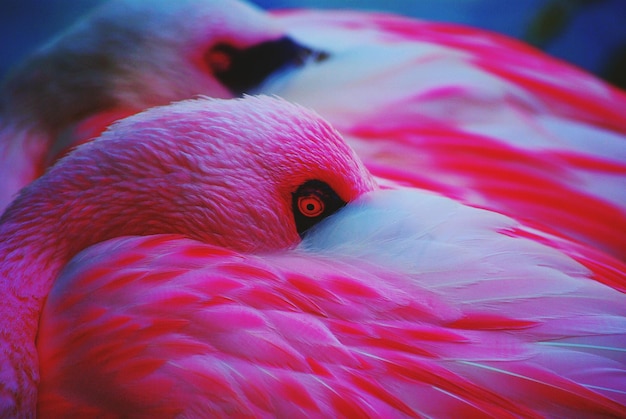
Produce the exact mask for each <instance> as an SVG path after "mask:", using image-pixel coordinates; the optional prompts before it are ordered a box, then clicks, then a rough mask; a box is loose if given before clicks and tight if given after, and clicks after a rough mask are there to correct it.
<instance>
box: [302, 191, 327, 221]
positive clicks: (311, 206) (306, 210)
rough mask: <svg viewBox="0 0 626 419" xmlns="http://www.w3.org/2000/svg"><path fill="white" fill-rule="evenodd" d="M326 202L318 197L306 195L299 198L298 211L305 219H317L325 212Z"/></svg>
mask: <svg viewBox="0 0 626 419" xmlns="http://www.w3.org/2000/svg"><path fill="white" fill-rule="evenodd" d="M324 207H325V205H324V201H322V199H321V198H320V197H319V196H317V195H306V196H301V197H299V198H298V211H300V213H301V214H302V215H304V216H305V217H317V216H318V215H320V214H321V213H323V212H324Z"/></svg>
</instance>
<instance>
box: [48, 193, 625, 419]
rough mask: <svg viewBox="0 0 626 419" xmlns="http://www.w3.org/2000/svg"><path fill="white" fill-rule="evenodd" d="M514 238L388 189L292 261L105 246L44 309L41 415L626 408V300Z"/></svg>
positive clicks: (186, 244) (166, 244)
mask: <svg viewBox="0 0 626 419" xmlns="http://www.w3.org/2000/svg"><path fill="white" fill-rule="evenodd" d="M519 228H520V227H519V225H517V223H515V222H514V221H512V220H510V219H508V218H506V217H503V216H500V215H498V214H495V213H491V212H487V211H484V210H478V209H473V208H469V207H464V206H462V205H460V204H458V203H455V202H453V201H450V200H447V199H445V198H441V197H436V196H432V195H429V194H426V193H423V192H419V191H416V190H403V191H390V190H386V191H379V192H376V193H374V194H368V195H366V196H364V197H362V198H360V199H359V200H358V201H356V202H353V203H352V204H350V205H349V206H348V207H346V208H345V209H343V210H342V211H340V212H339V213H337V214H336V215H334V216H333V217H331V218H329V219H327V220H326V221H325V222H324V223H321V224H319V225H318V226H317V227H315V229H314V230H313V231H312V232H311V233H309V235H307V236H306V237H305V238H304V241H303V242H302V243H301V244H300V245H299V246H298V247H297V248H295V249H294V250H293V251H287V252H279V253H270V254H260V255H250V254H242V253H238V252H230V251H225V249H223V248H221V247H218V248H216V247H214V246H210V245H206V244H202V243H198V242H197V241H193V240H189V239H187V238H181V237H177V236H155V237H125V238H119V239H114V240H110V241H108V242H104V243H101V244H99V245H97V246H94V247H91V248H89V249H87V250H86V251H84V252H82V253H81V254H79V255H78V256H76V257H75V258H74V259H73V260H72V262H71V263H70V264H69V265H68V266H67V267H66V268H65V269H64V271H63V273H62V274H61V276H60V278H59V279H58V281H57V282H56V283H55V285H54V287H53V290H52V292H51V293H50V295H49V297H48V301H47V304H46V307H45V310H44V311H43V314H42V321H41V327H40V334H39V336H38V347H39V353H40V356H41V363H42V385H41V387H40V392H41V393H40V394H41V397H40V402H39V408H40V413H41V414H42V415H43V416H46V415H47V416H51V417H54V416H59V415H60V416H64V415H66V414H68V413H76V414H78V415H97V414H102V413H104V412H107V413H110V412H113V413H114V414H115V415H123V414H124V412H128V411H133V412H138V411H141V412H143V413H145V415H147V416H151V415H157V414H163V413H165V414H167V415H172V416H175V415H189V416H233V415H235V416H255V417H259V416H283V415H297V416H320V417H328V416H338V415H340V416H341V415H345V416H353V415H368V416H400V417H402V416H406V417H451V416H454V417H476V416H481V415H482V416H489V415H491V416H497V417H507V416H511V417H514V416H517V417H519V416H523V417H533V416H535V417H542V416H548V417H556V416H564V417H571V416H583V417H596V416H598V417H600V416H614V417H619V416H622V415H623V414H624V413H625V412H626V408H625V407H624V406H625V405H626V355H625V353H624V342H625V339H626V334H625V332H626V304H625V303H626V295H625V294H623V293H622V292H619V291H617V290H615V289H613V288H611V287H608V286H605V285H603V284H601V283H600V282H597V281H594V279H593V278H594V276H601V275H602V273H601V272H593V271H590V270H588V269H586V268H585V267H583V266H582V265H580V264H578V263H576V262H575V261H574V260H572V259H571V258H569V257H567V256H565V255H563V254H562V253H560V252H558V251H555V250H553V249H550V248H548V247H546V246H544V245H541V244H538V243H536V242H535V241H533V240H530V239H528V238H526V237H523V236H522V235H520V234H517V233H516V229H519ZM103 255H106V257H103ZM624 279H625V278H623V277H622V281H623V280H624ZM164 306H166V307H167V310H163V307H164ZM120 342H124V344H123V345H121V344H120ZM68 377H72V378H69V379H68ZM60 383H61V384H60ZM103 383H106V386H107V390H106V391H104V390H103V386H104V385H105V384H103ZM109 386H110V387H109ZM109 388H110V390H109Z"/></svg>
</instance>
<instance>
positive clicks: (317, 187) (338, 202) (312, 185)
mask: <svg viewBox="0 0 626 419" xmlns="http://www.w3.org/2000/svg"><path fill="white" fill-rule="evenodd" d="M313 196H315V197H317V198H319V199H320V200H321V201H322V203H323V208H324V210H323V211H322V212H321V213H320V214H319V215H317V216H315V217H310V216H306V215H305V214H302V212H301V210H300V208H299V206H298V200H299V199H301V198H306V197H313ZM345 205H346V203H345V202H344V201H343V200H342V199H341V198H339V195H337V193H336V192H335V191H334V190H333V189H332V188H331V187H330V186H329V185H328V184H327V183H326V182H322V181H321V180H309V181H307V182H305V183H303V184H302V185H300V187H299V188H298V190H297V191H295V192H294V193H293V194H292V210H293V217H294V219H295V222H296V229H297V230H298V234H299V235H300V237H302V236H303V235H304V233H305V232H306V231H307V230H308V229H310V228H311V227H313V226H314V225H315V224H317V223H319V222H320V221H322V220H323V219H324V218H326V217H328V216H329V215H332V214H334V213H335V212H337V211H338V210H339V209H340V208H342V207H344V206H345ZM304 208H305V209H306V211H315V209H316V205H315V203H313V202H308V203H307V204H306V205H305V206H304Z"/></svg>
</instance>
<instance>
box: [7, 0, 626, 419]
mask: <svg viewBox="0 0 626 419" xmlns="http://www.w3.org/2000/svg"><path fill="white" fill-rule="evenodd" d="M230 4H231V3H229V5H230ZM236 4H238V3H232V8H229V7H222V5H223V3H220V2H214V1H208V0H193V1H192V0H188V1H184V2H159V3H158V5H156V6H155V4H154V3H148V2H133V1H129V0H124V1H117V2H113V3H112V6H107V7H109V9H106V8H105V9H102V10H101V11H100V12H96V14H94V15H93V17H92V18H91V20H86V21H84V23H79V25H78V26H77V27H75V28H74V29H71V30H70V32H69V35H67V36H66V37H61V38H59V39H58V40H57V41H54V42H53V43H51V44H50V46H48V47H46V48H44V50H42V52H40V53H39V55H36V56H35V58H33V59H32V60H31V61H27V62H26V64H25V65H24V66H23V67H22V68H21V69H18V71H17V72H16V73H15V74H16V76H15V78H12V79H9V80H8V82H7V84H5V87H4V90H3V93H2V106H1V107H0V110H1V112H0V126H1V128H0V159H2V162H3V164H2V165H0V179H1V180H0V182H5V184H2V186H0V192H2V196H0V206H2V203H3V202H2V199H3V197H4V200H5V201H4V202H7V203H8V201H9V200H10V197H11V196H12V195H13V194H14V191H17V190H18V189H19V188H20V187H21V186H24V185H26V184H28V183H29V182H30V181H32V180H33V179H35V178H36V177H38V176H40V175H41V173H42V172H43V169H44V168H45V167H46V166H47V165H49V164H50V162H52V161H53V160H54V159H55V158H56V157H55V156H56V155H57V154H58V153H59V152H61V153H63V152H64V149H65V148H66V147H67V146H71V145H72V144H77V143H80V142H83V141H85V140H89V139H91V138H92V137H96V136H98V135H99V134H100V132H101V131H102V129H103V128H104V127H105V126H106V125H108V124H109V123H110V122H112V121H115V120H117V119H119V118H122V117H124V116H126V115H129V114H134V113H136V112H138V111H141V110H142V109H144V108H148V107H151V106H155V105H161V104H167V103H169V102H170V101H172V100H179V99H184V98H187V97H191V96H195V95H197V94H207V95H211V96H219V97H231V96H235V95H237V94H240V93H241V92H242V91H244V90H248V88H250V89H252V90H254V91H260V92H265V93H271V94H276V95H279V96H282V97H284V98H286V99H287V100H289V101H292V102H296V103H300V104H303V105H306V106H307V107H310V108H312V109H314V110H315V111H316V112H317V113H318V114H320V115H321V116H322V117H324V118H325V119H327V120H328V121H330V123H331V124H332V125H333V126H334V127H336V128H337V130H338V131H339V132H340V133H341V134H342V135H343V136H344V137H345V138H346V141H347V143H348V144H349V145H350V146H351V147H353V148H354V149H355V152H356V154H357V155H358V156H359V157H360V159H362V160H363V164H361V163H360V162H359V161H358V159H357V158H356V157H355V155H354V152H352V151H351V149H350V148H349V147H348V146H346V145H345V144H344V143H343V141H342V140H340V139H339V137H338V135H337V133H336V132H335V131H334V130H333V129H331V128H330V127H329V126H328V125H327V124H326V123H324V122H315V121H318V117H317V116H315V115H314V114H311V113H308V112H306V111H304V110H302V109H301V108H291V107H290V106H289V105H287V104H285V103H283V102H281V101H278V100H276V99H268V98H261V99H254V98H247V99H245V100H244V101H232V102H229V101H213V102H205V101H204V100H201V101H197V102H185V103H183V104H178V105H174V106H172V107H166V108H160V109H153V110H150V111H148V112H147V113H145V114H140V115H137V116H135V117H133V118H131V119H128V120H125V121H122V122H121V123H119V124H117V125H114V126H113V127H112V128H111V130H110V131H108V132H107V133H105V134H103V136H102V137H101V138H99V139H98V140H96V141H94V142H93V143H90V144H85V145H83V146H80V147H78V148H77V149H76V150H75V151H74V152H71V153H70V154H69V156H68V157H66V158H63V159H61V160H60V161H59V162H58V163H57V164H55V165H54V166H53V167H52V168H51V169H50V170H49V171H48V173H47V174H46V175H45V176H43V177H42V178H40V179H39V180H37V181H36V182H34V183H33V184H32V185H31V186H29V187H27V188H26V189H24V190H23V192H22V193H21V194H20V195H19V196H18V198H17V199H16V200H15V201H14V202H13V204H12V205H11V207H10V208H9V209H8V210H7V212H6V213H5V214H4V215H3V218H2V219H0V274H1V275H2V278H1V281H0V286H1V287H2V293H3V295H4V296H5V304H4V306H3V307H2V308H1V309H0V316H2V317H1V318H2V323H1V324H2V329H1V330H2V342H1V345H0V348H1V350H2V352H3V358H2V363H1V364H0V368H1V369H0V376H1V378H2V380H1V382H2V383H3V387H2V393H1V396H2V399H1V400H0V406H2V407H3V410H2V413H3V414H11V413H16V412H19V414H21V415H23V416H31V415H32V414H33V412H34V409H35V408H34V406H35V403H38V409H39V410H38V413H39V414H40V415H41V416H47V417H58V416H66V415H75V416H98V415H103V416H106V415H112V416H116V415H117V416H124V415H129V414H133V415H140V416H141V415H145V416H155V415H159V416H177V415H183V416H196V417H206V416H233V415H235V416H244V415H246V416H288V415H296V416H320V417H322V416H323V417H329V416H351V417H352V416H383V417H397V416H408V417H420V416H424V417H476V416H491V417H545V416H548V417H572V416H589V417H622V416H626V408H625V406H626V396H625V394H626V386H625V383H626V355H625V353H626V352H625V351H626V312H625V311H626V310H625V309H624V307H626V304H624V303H625V301H624V300H625V294H624V291H625V290H626V274H625V273H626V267H625V266H624V262H623V261H624V249H626V242H625V241H624V240H625V238H624V234H623V231H625V230H626V210H625V206H626V196H625V195H624V192H623V191H625V190H626V163H625V162H626V154H625V153H624V150H626V148H624V139H625V136H626V123H625V122H624V119H623V117H622V115H621V113H620V109H622V108H624V105H625V104H626V95H624V93H623V92H621V91H619V90H617V89H614V88H611V87H610V86H608V85H606V84H604V83H603V82H601V81H599V80H596V79H595V78H593V77H592V76H589V75H587V74H585V73H583V72H581V71H579V70H577V69H574V68H573V67H571V66H569V65H567V64H565V63H562V62H558V61H556V60H553V59H551V58H548V57H546V56H544V55H543V54H541V53H539V52H537V51H536V50H534V49H531V48H529V47H527V46H524V45H522V44H519V43H517V42H514V41H511V40H509V39H507V38H503V37H500V36H497V35H494V34H491V33H486V32H482V31H477V30H474V29H469V28H463V27H458V26H454V25H448V24H441V23H429V22H423V21H418V20H412V19H406V18H402V17H397V16H390V15H384V14H373V13H357V12H336V11H335V12H318V11H309V10H300V11H289V12H274V13H271V14H264V13H262V12H259V11H249V10H248V9H246V8H245V6H238V5H236ZM129 6H132V7H130V8H129ZM240 7H242V9H241V10H242V12H241V14H237V13H234V11H236V10H240V9H239V8H240ZM107 10H108V11H107ZM243 10H247V11H243ZM132 15H140V16H142V19H140V22H136V21H134V20H133V21H132V24H129V22H131V20H130V19H128V16H132ZM106 16H108V17H106ZM231 19H232V20H231ZM218 23H219V24H218ZM111 28H116V29H117V30H111ZM181 28H183V29H184V30H183V29H181ZM72 31H73V32H72ZM72 33H73V34H74V35H72ZM76 34H79V36H78V37H77V36H76ZM111 34H113V35H112V36H113V39H111V38H110V36H111ZM153 35H154V36H153ZM285 36H288V38H285ZM223 37H225V38H227V41H228V42H226V44H224V43H222V41H223ZM285 39H295V40H296V42H297V43H292V42H291V41H288V43H287V44H284V42H286V41H284V40H285ZM129 40H141V41H142V42H138V43H133V42H129ZM78 41H80V42H78ZM111 41H115V42H112V43H108V42H111ZM116 42H120V43H116ZM275 42H278V44H276V43H275ZM119 45H123V48H121V49H120V48H119ZM129 45H132V48H130V47H129ZM268 45H270V46H269V47H268ZM276 45H278V46H279V49H280V50H283V48H284V47H285V45H287V49H288V50H290V51H291V52H290V53H289V55H288V57H287V58H286V59H283V58H279V59H278V61H277V62H278V64H277V66H276V67H272V68H269V70H268V69H266V70H267V71H264V72H263V74H262V75H261V76H254V77H253V78H252V79H248V78H247V76H246V75H245V72H244V76H245V77H244V78H243V81H241V82H237V83H234V84H233V79H232V78H230V76H224V74H221V68H222V67H221V66H222V65H223V64H224V63H226V64H233V63H235V62H237V63H248V61H247V60H248V58H240V55H238V54H239V52H240V51H239V50H238V49H237V48H235V47H234V46H237V47H239V46H241V52H250V51H252V55H253V56H256V57H257V58H265V54H269V51H270V49H271V50H274V47H275V46H276ZM294 45H306V48H304V47H300V46H297V47H296V46H294ZM94 46H98V48H94ZM101 46H107V48H105V49H103V50H100V49H99V47H101ZM257 47H258V48H260V49H255V48H257ZM135 48H137V49H135ZM266 48H270V49H266ZM94 51H97V53H96V54H95V56H93V55H91V54H92V53H93V52H94ZM233 51H235V52H233ZM312 51H318V53H317V54H318V58H319V59H317V60H309V61H307V62H306V63H304V65H302V66H299V67H297V68H292V71H282V70H283V69H284V66H285V65H287V66H289V65H293V64H294V63H296V62H298V61H299V60H301V59H303V57H304V56H306V55H307V54H311V52H312ZM75 52H78V58H77V56H76V55H73V53H75ZM83 53H86V54H84V55H83ZM314 54H315V53H314ZM190 57H191V59H190ZM65 60H67V61H65ZM102 60H105V63H109V64H110V66H109V65H106V66H100V65H99V64H102ZM109 60H110V61H109ZM261 61H262V60H261ZM305 61H306V60H305ZM59 63H74V64H78V66H77V68H76V70H77V73H72V72H64V71H66V70H64V71H60V72H59V71H57V70H58V69H60V68H61V69H62V68H63V66H62V65H59V66H56V67H55V66H54V65H52V64H59ZM48 65H51V67H47V66H48ZM207 65H208V67H209V71H208V72H207ZM233 65H234V64H233ZM50 68H52V69H54V71H44V70H47V69H50ZM111 68H113V69H114V70H113V71H111ZM39 69H42V70H41V71H39ZM24 70H25V71H24ZM33 70H35V71H33ZM21 71H23V72H21ZM41 74H44V75H46V77H49V79H46V78H45V77H44V80H43V81H42V84H41V85H39V84H36V85H35V84H33V85H31V84H30V83H29V81H33V80H35V81H36V80H37V77H35V76H37V75H41ZM73 74H79V75H81V77H78V78H75V77H73V76H72V75H73ZM238 74H241V73H238ZM33 77H34V79H33ZM83 77H84V78H83ZM68 80H71V81H72V83H69V84H67V83H64V82H67V81H68ZM251 80H252V81H251ZM74 82H75V83H74ZM94 85H95V87H94ZM29 86H30V87H29ZM33 86H38V87H37V89H35V88H32V87H33ZM233 86H234V87H233ZM242 86H244V87H246V89H244V88H242ZM40 87H41V88H40ZM43 87H45V88H43ZM47 89H50V90H47ZM46 91H54V92H58V94H55V95H48V94H46V93H45V92H46ZM40 100H41V103H44V104H45V105H46V106H45V107H44V106H40V105H39V101H40ZM207 103H209V104H208V105H207ZM204 106H208V107H209V108H211V109H213V111H207V110H206V109H205V108H204ZM238 106H240V107H241V111H233V109H235V108H236V107H238ZM7 110H10V111H7ZM42 110H43V111H42ZM231 111H232V112H233V113H230V112H231ZM38 112H44V113H45V114H38ZM47 112H52V113H51V114H47ZM207 112H208V113H207ZM220 112H225V115H227V116H225V117H224V115H221V114H220ZM284 113H286V114H287V116H284V115H282V114H284ZM291 116H293V117H294V118H293V119H291ZM312 126H314V127H315V128H311V127H312ZM224 127H229V128H227V129H223V128H224ZM311 130H312V131H311ZM205 137H209V138H212V139H213V140H211V141H208V142H207V141H205V140H204V139H205ZM189 138H193V139H194V140H193V141H191V142H189V141H187V140H188V139H189ZM215 138H219V139H220V140H219V141H217V143H216V142H215V141H214V140H215ZM174 140H175V141H174ZM298 142H300V143H299V144H297V143H298ZM231 143H232V145H230V144H231ZM215 144H220V146H215ZM329 144H333V145H332V146H329ZM222 146H223V147H222ZM7 162H9V164H6V163H7ZM320 162H323V164H322V166H323V167H324V168H323V170H322V169H320V168H319V167H318V166H317V165H318V164H319V163H320ZM311 164H313V166H314V167H317V169H312V167H313V166H311ZM364 167H367V169H368V170H369V171H370V172H371V173H373V175H374V176H375V177H376V180H377V182H378V183H379V184H381V185H382V186H383V189H401V190H399V191H398V190H382V191H376V192H369V191H371V190H373V189H376V188H377V187H376V185H375V183H374V181H373V180H372V178H371V177H370V175H369V174H368V171H367V170H366V169H365V168H364ZM3 170H4V171H3ZM322 174H324V175H323V176H322ZM320 176H321V177H323V178H324V179H323V180H324V182H328V183H329V184H332V185H331V186H332V188H333V190H334V191H335V192H336V193H337V199H336V200H335V201H336V202H337V205H336V206H333V208H338V207H340V206H342V205H343V204H345V202H349V201H351V202H349V203H348V205H347V206H346V207H345V208H344V209H342V210H340V211H339V212H338V213H337V214H335V215H333V216H332V217H329V218H328V219H326V220H325V221H323V222H321V223H320V224H317V225H316V227H314V228H313V230H312V231H309V232H308V233H307V234H306V235H303V234H302V233H301V231H302V229H301V228H298V226H297V225H296V224H298V220H297V217H295V219H292V213H293V211H294V210H296V209H298V208H301V209H303V210H305V211H311V212H316V208H315V205H314V204H311V205H312V207H311V208H310V209H309V208H308V204H301V202H300V201H297V202H296V201H295V198H296V197H297V194H298V193H299V192H298V191H300V190H305V191H306V190H308V189H307V188H309V187H310V184H308V185H309V186H307V184H306V182H307V181H310V180H312V179H316V178H318V177H320ZM331 180H332V182H331ZM207 182H208V183H207ZM303 182H304V183H303ZM207 184H208V185H209V186H208V187H207ZM286 184H287V185H289V187H288V188H285V187H284V185H286ZM5 185H6V186H5ZM280 185H283V186H280ZM298 185H300V186H299V187H298ZM296 187H298V188H297V189H296ZM301 187H304V189H301ZM68 191H69V192H68ZM233 191H236V192H237V193H234V192H233ZM433 192H434V193H433ZM326 195H327V194H326V192H323V191H320V190H317V191H316V193H315V194H314V196H313V200H314V201H315V200H316V199H318V198H320V197H325V196H326ZM441 195H443V196H445V197H442V196H441ZM207 197H212V198H211V199H209V198H207ZM215 197H217V198H215ZM308 197H311V196H308ZM355 200H356V201H355ZM306 202H308V201H306ZM315 202H316V201H315ZM257 203H258V205H257ZM325 215H326V214H324V216H325ZM44 220H46V221H44ZM317 221H318V220H317V219H316V220H314V222H315V223H316V222H317ZM307 227H308V225H307ZM301 236H304V238H303V239H302V242H300V237H301ZM50 289H51V292H50V294H49V295H48V291H49V290H50ZM46 298H47V301H46V304H45V307H43V309H42V306H43V301H44V299H46ZM40 315H41V322H40V323H39V324H38V323H37V319H39V316H40ZM35 336H37V340H36V343H37V348H36V349H35V346H34V344H35ZM36 351H37V352H38V354H39V355H38V356H39V358H40V360H41V370H40V372H41V384H40V387H39V398H38V399H37V400H35V385H36V384H37V383H38V369H37V357H36V356H35V352H36ZM12 409H15V410H12ZM7 412H8V413H7Z"/></svg>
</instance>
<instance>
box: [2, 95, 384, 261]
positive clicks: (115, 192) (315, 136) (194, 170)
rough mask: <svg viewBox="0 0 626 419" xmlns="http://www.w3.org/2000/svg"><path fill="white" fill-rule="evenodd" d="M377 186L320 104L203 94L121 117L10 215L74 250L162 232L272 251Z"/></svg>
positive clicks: (31, 190) (54, 169) (22, 197)
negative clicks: (318, 109)
mask: <svg viewBox="0 0 626 419" xmlns="http://www.w3.org/2000/svg"><path fill="white" fill-rule="evenodd" d="M374 188H375V183H374V181H373V179H372V177H371V176H370V175H369V173H368V172H367V170H366V169H365V168H364V166H363V165H362V164H361V162H360V161H359V160H358V158H357V157H356V155H355V154H354V152H353V151H352V150H351V149H350V148H349V146H347V145H346V143H345V142H344V141H343V139H342V138H341V137H340V136H339V134H338V133H337V132H336V131H335V130H334V129H333V128H332V127H330V126H329V125H328V124H327V123H326V122H324V121H322V120H321V119H320V118H319V117H318V116H316V115H315V114H314V113H312V112H310V111H308V110H305V109H303V108H301V107H299V106H296V105H293V104H290V103H288V102H286V101H284V100H280V99H277V98H270V97H264V96H260V97H246V98H244V99H231V100H220V99H196V100H188V101H183V102H179V103H176V104H173V105H170V106H164V107H158V108H153V109H150V110H147V111H145V112H143V113H140V114H137V115H135V116H132V117H129V118H127V119H125V120H122V121H119V122H118V123H116V124H114V125H113V126H112V127H111V128H110V129H109V130H108V131H106V132H105V133H104V134H103V135H102V136H101V137H100V138H98V139H96V140H95V141H93V142H90V143H87V144H84V145H83V146H80V147H78V148H77V149H76V150H75V151H73V152H72V153H70V154H69V155H68V156H66V157H64V158H63V159H61V160H60V161H59V162H58V163H57V164H56V165H55V166H53V167H52V168H51V169H50V170H49V171H48V172H47V173H46V175H44V176H43V177H42V178H40V179H38V180H37V181H35V182H34V183H33V184H31V185H30V186H29V187H27V188H25V189H24V190H23V192H22V193H21V195H20V196H19V197H18V199H16V201H15V202H14V203H13V205H12V206H10V207H9V209H8V210H7V212H6V213H5V215H4V219H6V220H10V219H13V218H15V219H18V218H19V219H21V220H22V221H24V220H26V221H25V222H23V223H22V225H21V227H20V230H21V232H22V234H21V235H22V237H23V238H24V239H25V240H27V241H28V240H29V237H30V236H31V235H35V236H37V237H39V238H41V234H44V235H48V236H49V237H54V240H58V241H60V242H61V244H60V246H61V248H62V249H63V248H65V250H62V253H65V254H66V257H71V256H72V255H73V254H75V253H76V252H77V251H80V250H81V249H82V248H84V247H86V246H88V245H91V244H93V243H96V242H99V241H103V240H106V239H109V238H113V237H117V236H121V235H149V234H159V233H178V234H182V235H185V236H188V237H191V238H194V239H198V240H201V241H203V242H207V243H212V244H216V245H221V246H224V247H228V248H231V249H234V250H238V251H270V250H273V249H278V248H286V247H291V246H293V245H295V244H297V243H298V242H299V240H300V237H301V236H302V235H303V234H304V232H305V231H306V230H307V229H308V228H309V227H311V226H312V225H314V224H316V223H317V222H319V221H320V220H322V219H323V218H325V217H327V216H328V215H330V214H332V213H334V212H335V211H337V210H338V209H339V208H341V207H342V206H343V205H345V203H347V202H349V201H352V200H353V199H355V198H357V197H358V196H360V195H361V194H363V193H365V192H367V191H370V190H372V189H374ZM29 214H30V215H29ZM44 219H45V220H44ZM42 226H45V227H42ZM42 228H43V230H42ZM29 230H31V231H30V233H29V232H28V231H29ZM85 231H89V234H85Z"/></svg>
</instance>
